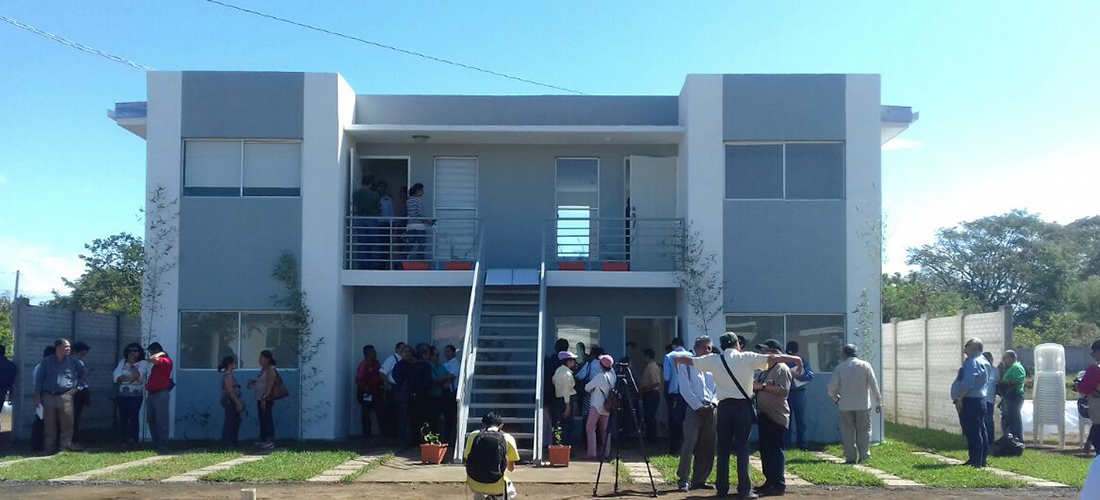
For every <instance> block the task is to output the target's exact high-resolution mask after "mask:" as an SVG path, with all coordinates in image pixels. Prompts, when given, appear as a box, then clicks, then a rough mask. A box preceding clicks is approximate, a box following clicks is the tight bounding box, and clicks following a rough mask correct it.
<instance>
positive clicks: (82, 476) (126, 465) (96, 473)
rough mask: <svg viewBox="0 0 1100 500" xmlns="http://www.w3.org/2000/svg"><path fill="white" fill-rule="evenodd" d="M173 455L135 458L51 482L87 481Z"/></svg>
mask: <svg viewBox="0 0 1100 500" xmlns="http://www.w3.org/2000/svg"><path fill="white" fill-rule="evenodd" d="M172 457H173V455H154V456H151V457H149V458H143V459H141V460H134V461H133V462H126V463H121V464H117V465H112V466H109V467H104V468H102V469H95V470H90V471H86V472H79V473H76V474H72V475H69V476H64V477H55V478H53V479H51V480H50V482H54V483H75V482H81V481H87V480H89V479H91V478H93V477H95V476H103V475H107V474H110V473H112V472H115V471H120V470H123V469H129V468H131V467H140V466H142V465H146V464H151V463H154V462H159V461H161V460H167V459H169V458H172Z"/></svg>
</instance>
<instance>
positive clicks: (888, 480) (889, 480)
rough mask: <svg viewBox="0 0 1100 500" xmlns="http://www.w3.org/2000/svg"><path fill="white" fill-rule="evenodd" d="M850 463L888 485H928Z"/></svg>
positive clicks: (824, 457) (829, 457)
mask: <svg viewBox="0 0 1100 500" xmlns="http://www.w3.org/2000/svg"><path fill="white" fill-rule="evenodd" d="M811 453H813V455H814V456H815V457H817V458H820V459H822V460H825V461H828V462H832V463H834V464H843V463H844V459H843V458H840V457H838V456H834V455H830V454H828V453H823V452H820V451H814V452H811ZM849 465H851V466H852V467H853V468H855V469H856V470H859V471H863V472H866V473H868V474H870V475H872V476H875V477H877V478H879V479H881V480H882V482H883V483H885V484H886V486H908V487H912V486H916V487H926V486H925V485H923V484H920V483H918V482H916V481H911V480H909V479H902V478H900V477H897V476H895V475H893V474H890V473H888V472H885V471H881V470H878V469H875V468H873V467H868V466H866V465H860V464H849Z"/></svg>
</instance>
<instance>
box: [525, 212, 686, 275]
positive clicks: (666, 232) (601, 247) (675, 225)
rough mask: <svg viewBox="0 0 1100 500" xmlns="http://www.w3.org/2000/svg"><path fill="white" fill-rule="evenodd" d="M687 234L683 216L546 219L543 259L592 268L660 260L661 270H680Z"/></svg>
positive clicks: (658, 261) (657, 261)
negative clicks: (581, 264)
mask: <svg viewBox="0 0 1100 500" xmlns="http://www.w3.org/2000/svg"><path fill="white" fill-rule="evenodd" d="M685 234H686V226H685V224H684V219H681V218H638V217H603V218H585V217H558V218H555V219H548V220H546V221H545V226H544V231H543V255H544V258H543V262H550V263H551V265H552V264H553V263H555V262H558V263H583V264H584V268H585V269H589V268H590V267H593V266H592V264H597V263H603V264H609V263H615V264H618V263H627V264H629V263H631V262H632V261H635V260H647V261H648V262H649V263H650V264H652V263H654V262H656V263H660V264H661V267H662V269H658V270H662V271H678V270H680V269H682V268H683V243H684V236H685ZM548 250H550V251H551V255H550V257H549V258H546V253H547V251H548Z"/></svg>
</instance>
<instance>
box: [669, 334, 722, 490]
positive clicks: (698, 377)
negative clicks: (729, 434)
mask: <svg viewBox="0 0 1100 500" xmlns="http://www.w3.org/2000/svg"><path fill="white" fill-rule="evenodd" d="M710 352H711V340H710V337H708V336H706V335H702V336H700V337H699V338H697V339H695V355H696V356H705V355H707V354H710ZM676 376H677V377H678V378H679V386H680V395H681V396H682V397H683V398H684V401H685V402H686V403H687V407H688V408H687V412H686V414H685V415H684V444H683V446H682V447H681V448H680V467H679V468H678V469H677V470H676V475H677V477H678V478H679V481H678V482H677V486H678V487H679V489H680V491H688V490H689V489H692V490H700V489H713V488H714V487H713V486H711V485H708V484H707V478H709V477H710V471H711V469H712V468H713V467H714V447H715V439H716V435H715V432H716V430H715V429H716V427H715V425H714V422H715V417H714V412H715V410H716V409H717V408H718V397H717V395H716V394H715V386H714V374H713V373H710V372H701V371H699V370H698V369H696V368H695V367H694V366H687V365H680V366H678V367H677V368H676ZM693 456H694V457H695V474H692V475H691V476H690V477H689V473H690V472H691V459H692V457H693Z"/></svg>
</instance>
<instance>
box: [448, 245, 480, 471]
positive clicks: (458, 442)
mask: <svg viewBox="0 0 1100 500" xmlns="http://www.w3.org/2000/svg"><path fill="white" fill-rule="evenodd" d="M478 232H479V233H480V230H479V231H478ZM478 241H479V242H480V241H483V240H482V239H481V238H480V234H479V237H478ZM484 253H485V252H484V245H482V244H479V245H478V249H477V260H476V262H475V263H474V280H473V284H472V285H471V286H470V306H469V309H468V310H467V312H466V333H465V335H463V337H462V353H461V355H462V358H461V359H460V361H459V366H460V367H461V368H460V370H459V375H458V387H457V390H456V392H455V395H456V396H457V401H456V404H457V405H458V418H457V419H456V420H457V422H456V423H455V425H457V426H458V428H457V429H455V447H454V460H455V461H456V462H459V461H462V456H463V455H464V452H465V448H466V425H467V420H469V419H470V406H469V404H470V399H471V397H472V394H473V385H474V384H473V378H474V366H475V360H476V359H477V341H478V336H479V334H480V330H481V302H482V297H483V295H484V287H485V263H484Z"/></svg>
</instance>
